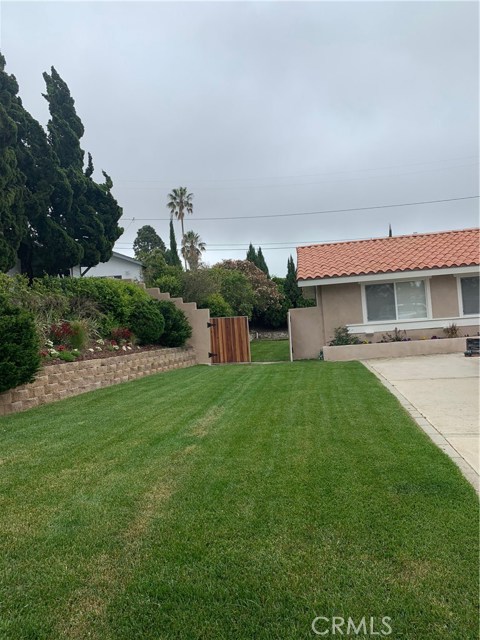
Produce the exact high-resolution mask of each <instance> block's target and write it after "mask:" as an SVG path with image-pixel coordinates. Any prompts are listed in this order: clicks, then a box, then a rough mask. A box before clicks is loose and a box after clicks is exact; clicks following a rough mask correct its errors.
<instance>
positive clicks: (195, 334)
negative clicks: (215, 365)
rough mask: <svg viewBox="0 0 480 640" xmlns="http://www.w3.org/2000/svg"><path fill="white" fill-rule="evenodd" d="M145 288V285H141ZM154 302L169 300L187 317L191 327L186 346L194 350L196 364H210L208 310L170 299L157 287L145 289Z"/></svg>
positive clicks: (176, 299)
mask: <svg viewBox="0 0 480 640" xmlns="http://www.w3.org/2000/svg"><path fill="white" fill-rule="evenodd" d="M142 286H143V287H145V285H142ZM147 291H148V293H149V294H150V295H151V296H152V298H155V299H156V300H169V301H170V302H173V304H174V305H175V306H176V307H177V308H178V309H181V310H182V311H183V312H184V313H185V315H186V316H187V320H188V322H189V323H190V326H191V327H192V336H191V338H190V339H189V340H188V341H187V345H188V346H190V347H193V348H194V349H195V354H196V358H197V363H198V364H211V362H212V361H211V358H210V357H209V355H208V354H209V352H210V329H209V328H208V323H209V322H210V309H197V305H196V304H195V302H184V301H183V299H182V298H171V297H170V294H169V293H162V292H161V291H160V289H158V287H152V288H150V289H147Z"/></svg>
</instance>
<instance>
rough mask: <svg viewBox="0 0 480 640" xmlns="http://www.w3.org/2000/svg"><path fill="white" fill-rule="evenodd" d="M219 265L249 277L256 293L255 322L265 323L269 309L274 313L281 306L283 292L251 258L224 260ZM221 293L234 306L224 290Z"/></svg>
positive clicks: (254, 304)
mask: <svg viewBox="0 0 480 640" xmlns="http://www.w3.org/2000/svg"><path fill="white" fill-rule="evenodd" d="M217 266H218V267H220V268H221V269H226V270H233V271H238V272H239V273H241V274H242V275H244V276H245V277H246V278H247V280H248V282H249V283H250V286H251V288H252V289H253V293H254V302H253V313H252V320H253V321H254V322H258V323H259V324H261V323H263V318H264V315H265V312H266V311H267V309H268V310H269V313H270V314H272V313H273V312H274V311H275V310H279V309H280V308H281V305H282V301H283V299H284V296H283V294H282V293H281V292H280V291H279V290H278V287H277V285H276V284H275V283H274V282H272V280H270V279H269V278H267V275H266V274H265V273H264V272H263V271H262V270H261V269H259V268H258V267H257V266H255V265H254V264H252V263H251V262H250V261H249V260H224V261H223V262H221V263H220V264H218V265H217ZM221 293H222V295H223V297H224V298H225V300H226V301H227V302H229V303H230V304H231V305H232V307H234V305H233V304H232V303H231V302H230V300H229V299H228V297H227V296H226V295H225V294H224V292H223V291H221ZM244 315H248V314H244Z"/></svg>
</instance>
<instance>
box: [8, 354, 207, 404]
mask: <svg viewBox="0 0 480 640" xmlns="http://www.w3.org/2000/svg"><path fill="white" fill-rule="evenodd" d="M195 364H196V359H195V351H194V350H193V349H192V348H186V349H182V348H177V349H158V350H155V351H143V352H141V353H133V354H131V355H130V354H129V355H126V356H112V357H111V358H102V359H98V360H81V361H79V362H66V363H64V364H56V365H50V366H48V367H44V368H43V369H42V370H41V371H40V372H39V374H38V375H37V377H36V379H35V381H34V382H32V383H31V384H24V385H21V386H20V387H16V388H15V389H12V390H11V391H6V392H5V393H2V394H0V416H3V415H7V414H9V413H17V412H18V411H25V410H26V409H31V408H33V407H38V406H39V405H42V404H48V403H50V402H55V401H56V400H63V399H64V398H69V397H70V396H76V395H79V394H81V393H86V392H87V391H93V390H95V389H100V388H101V387H109V386H111V385H114V384H119V383H120V382H127V381H128V380H136V379H137V378H143V377H144V376H148V375H151V374H152V373H159V372H160V371H171V370H172V369H181V368H184V367H191V366H193V365H195Z"/></svg>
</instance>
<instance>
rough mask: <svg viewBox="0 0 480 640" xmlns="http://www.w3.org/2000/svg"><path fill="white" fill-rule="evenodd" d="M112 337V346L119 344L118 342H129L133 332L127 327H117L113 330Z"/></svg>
mask: <svg viewBox="0 0 480 640" xmlns="http://www.w3.org/2000/svg"><path fill="white" fill-rule="evenodd" d="M110 335H111V337H112V344H113V343H114V342H115V344H117V342H122V341H124V342H128V341H129V340H130V339H131V337H132V332H131V331H130V329H127V327H116V328H115V329H112V331H111V333H110Z"/></svg>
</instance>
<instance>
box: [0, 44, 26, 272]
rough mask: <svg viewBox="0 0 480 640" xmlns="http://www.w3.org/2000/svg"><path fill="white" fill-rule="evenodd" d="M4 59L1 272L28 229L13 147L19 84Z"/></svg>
mask: <svg viewBox="0 0 480 640" xmlns="http://www.w3.org/2000/svg"><path fill="white" fill-rule="evenodd" d="M4 69H5V58H4V57H3V56H2V55H1V54H0V271H8V270H9V269H11V268H12V267H13V266H14V265H15V262H16V259H17V250H18V247H19V246H20V242H21V240H22V238H23V237H24V235H25V234H26V231H27V224H26V218H25V213H24V184H25V177H24V176H23V174H22V173H21V171H20V169H19V168H18V162H17V155H16V148H17V146H18V127H17V124H16V122H15V118H12V117H11V115H13V114H12V107H13V109H14V108H15V106H18V107H21V102H20V99H19V98H17V93H18V84H17V81H16V79H15V77H14V76H11V75H9V74H7V73H5V71H4Z"/></svg>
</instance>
